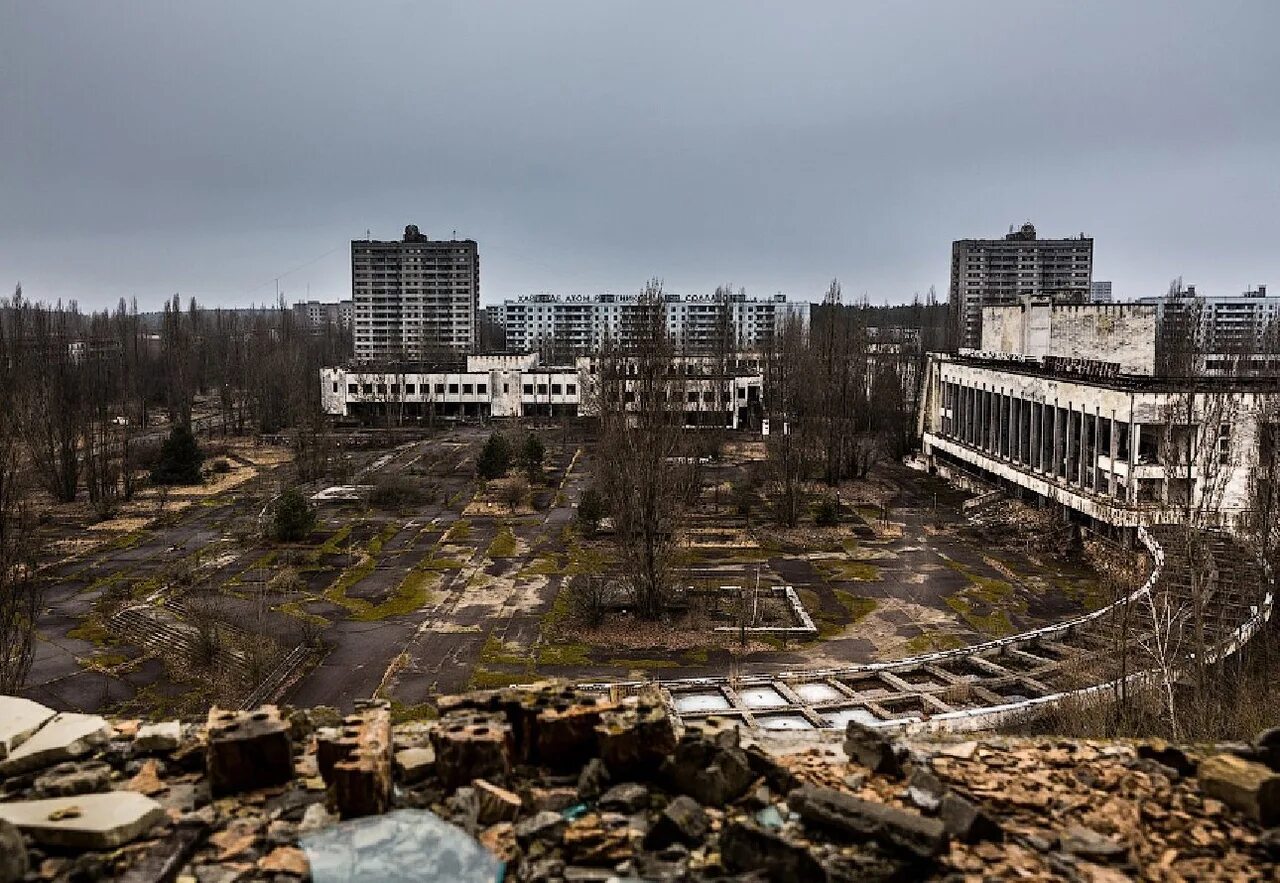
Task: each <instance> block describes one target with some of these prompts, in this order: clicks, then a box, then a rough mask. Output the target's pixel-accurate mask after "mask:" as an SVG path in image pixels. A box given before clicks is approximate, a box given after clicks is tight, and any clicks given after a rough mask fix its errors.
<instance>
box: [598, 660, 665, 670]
mask: <svg viewBox="0 0 1280 883" xmlns="http://www.w3.org/2000/svg"><path fill="white" fill-rule="evenodd" d="M605 665H616V666H618V667H619V668H626V669H638V670H642V671H643V670H648V669H652V668H679V667H680V663H679V662H676V661H675V660H674V659H610V660H609V661H608V662H606V663H605Z"/></svg>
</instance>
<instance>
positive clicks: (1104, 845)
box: [1058, 825, 1129, 862]
mask: <svg viewBox="0 0 1280 883" xmlns="http://www.w3.org/2000/svg"><path fill="white" fill-rule="evenodd" d="M1058 847H1059V848H1060V849H1061V850H1062V851H1063V852H1065V853H1067V854H1068V855H1075V856H1079V857H1080V858H1083V859H1088V860H1089V861H1104V862H1110V861H1116V860H1118V859H1122V858H1124V857H1125V856H1127V855H1128V853H1129V850H1128V848H1127V847H1126V846H1125V845H1124V844H1123V843H1117V842H1116V841H1115V840H1112V839H1111V838H1110V837H1108V836H1106V835H1105V834H1099V833H1098V832H1097V831H1095V830H1093V829H1092V828H1086V827H1084V826H1083V825H1071V826H1070V827H1068V828H1067V830H1065V831H1063V832H1062V833H1061V834H1059V835H1058Z"/></svg>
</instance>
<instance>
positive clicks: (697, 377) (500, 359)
mask: <svg viewBox="0 0 1280 883" xmlns="http://www.w3.org/2000/svg"><path fill="white" fill-rule="evenodd" d="M710 364H711V360H708V359H697V358H690V357H684V358H680V359H676V360H673V363H672V372H673V376H675V377H678V378H679V382H678V387H679V394H680V396H681V397H682V405H683V410H684V413H685V421H686V423H688V424H689V425H697V426H724V427H728V428H732V429H740V428H746V427H747V426H756V425H758V421H759V418H760V413H761V412H762V409H763V389H764V378H763V375H761V374H760V373H759V364H758V362H754V361H743V362H739V363H737V364H735V366H733V367H731V369H730V373H727V374H717V373H713V372H712V371H711V370H710V369H709V366H710ZM737 365H741V366H742V368H741V369H740V368H739V367H737ZM752 366H754V369H755V370H754V371H753V370H750V369H751V367H752ZM599 376H600V366H599V363H598V361H597V360H595V359H593V358H586V357H583V358H579V359H577V360H576V361H575V362H574V364H572V365H561V366H553V365H552V366H542V365H540V364H539V363H538V357H537V354H535V353H522V354H498V355H479V356H470V357H468V359H467V364H466V369H465V370H462V371H443V370H429V369H425V368H422V369H417V368H410V367H408V366H404V365H395V364H388V365H385V366H377V367H374V366H369V365H355V366H351V367H337V368H323V369H321V371H320V393H321V403H322V407H323V409H324V412H325V413H326V414H329V415H331V416H334V417H341V418H348V419H383V418H387V417H390V418H393V419H396V420H398V421H404V420H410V421H412V420H416V419H421V418H425V417H430V416H445V417H475V418H489V417H497V418H503V417H533V416H548V417H551V416H554V417H594V416H598V415H599V405H598V401H599ZM628 383H629V382H628Z"/></svg>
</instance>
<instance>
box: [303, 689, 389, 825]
mask: <svg viewBox="0 0 1280 883" xmlns="http://www.w3.org/2000/svg"><path fill="white" fill-rule="evenodd" d="M332 744H333V745H334V749H333V750H334V752H335V753H334V756H333V758H332V760H331V762H330V764H329V772H328V774H327V776H326V780H327V781H328V782H329V784H330V787H331V789H332V791H333V800H334V804H335V805H336V806H337V807H338V812H339V814H341V816H342V817H343V818H344V819H349V818H354V817H356V816H372V815H378V814H380V813H384V812H386V811H387V810H388V809H389V808H390V805H391V744H392V743H391V712H390V711H389V710H388V709H387V708H386V707H383V706H376V707H370V708H365V709H363V710H361V711H359V712H357V713H356V714H353V715H349V716H348V717H347V718H345V719H344V720H343V724H342V730H341V735H340V736H339V738H338V739H336V740H335V741H334V742H333V743H332ZM324 770H325V764H323V763H321V764H320V771H321V774H322V775H324Z"/></svg>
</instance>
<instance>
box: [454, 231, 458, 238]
mask: <svg viewBox="0 0 1280 883" xmlns="http://www.w3.org/2000/svg"><path fill="white" fill-rule="evenodd" d="M453 238H454V239H457V238H458V231H457V230H454V231H453Z"/></svg>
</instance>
